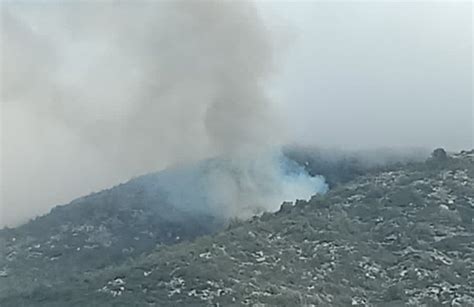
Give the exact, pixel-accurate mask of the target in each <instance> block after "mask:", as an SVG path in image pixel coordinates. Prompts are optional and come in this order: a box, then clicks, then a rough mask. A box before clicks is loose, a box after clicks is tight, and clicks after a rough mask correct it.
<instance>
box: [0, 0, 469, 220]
mask: <svg viewBox="0 0 474 307" xmlns="http://www.w3.org/2000/svg"><path fill="white" fill-rule="evenodd" d="M1 5H2V12H1V14H2V19H1V51H2V54H1V63H2V67H1V86H2V88H1V105H2V110H1V111H2V113H1V128H2V130H1V136H2V137H1V180H2V182H1V192H2V195H1V198H0V205H1V214H0V227H1V226H3V225H14V224H17V223H19V222H22V221H25V220H26V219H28V218H30V217H32V216H34V215H37V214H40V213H44V212H46V211H47V210H48V209H49V208H51V207H52V206H54V205H57V204H61V203H65V202H68V201H69V200H71V199H72V198H74V197H77V196H80V195H83V194H86V193H89V192H91V191H94V190H98V189H102V188H105V187H108V186H109V185H112V184H116V183H118V182H120V181H124V180H127V179H128V178H130V177H132V176H136V175H139V174H142V173H146V172H150V171H153V170H158V169H162V168H165V167H167V166H171V165H175V164H181V163H188V162H192V161H197V160H200V159H205V158H208V157H213V156H218V155H224V156H228V155H237V156H246V155H247V156H248V154H249V153H252V152H255V153H260V152H262V150H263V151H264V150H265V148H267V147H272V146H278V145H280V144H283V143H287V142H294V143H308V144H310V145H315V144H316V145H323V146H335V147H343V148H344V147H349V146H351V147H359V148H360V147H362V148H364V147H370V148H373V147H378V146H390V145H392V146H422V147H430V146H431V147H434V146H446V147H448V148H453V149H460V148H462V147H472V145H473V144H472V136H473V134H472V128H473V127H472V76H471V73H472V53H471V51H472V29H471V26H470V21H471V18H472V17H470V14H469V12H470V9H471V4H470V3H458V4H456V3H451V4H428V3H425V4H423V3H415V4H412V5H410V4H405V5H406V6H405V7H403V5H402V4H390V3H384V4H379V5H373V4H370V3H369V4H362V3H360V4H344V3H336V4H331V5H330V4H324V3H319V2H315V3H313V4H311V3H306V4H304V3H303V4H302V3H299V4H294V5H289V4H282V3H280V4H278V3H276V2H275V3H264V2H258V3H257V4H255V3H251V2H246V1H207V0H206V1H188V2H184V1H177V2H175V1H173V2H171V1H169V2H168V1H157V2H100V3H99V2H82V1H77V2H61V1H58V2H53V1H51V2H49V1H40V2H37V1H25V2H19V3H15V2H13V1H12V2H8V1H6V2H2V4H1ZM400 9H403V12H404V13H403V14H400ZM310 12H311V14H315V15H314V16H313V15H308V14H309V13H310ZM287 13H288V14H287ZM284 16H285V17H284ZM283 17H284V18H283ZM385 21H387V22H385ZM374 29H377V31H375V30H374ZM271 156H272V155H269V156H268V157H271ZM269 159H270V158H269ZM257 160H258V161H261V162H265V163H266V162H268V161H270V163H273V162H275V161H274V160H272V159H270V160H268V161H267V160H265V161H262V160H261V159H257ZM236 161H241V162H239V163H244V164H245V165H248V164H247V163H248V158H246V159H244V160H241V159H240V158H239V159H237V160H236ZM272 161H273V162H272ZM265 163H264V164H265ZM271 166H272V167H263V168H262V172H266V171H270V174H269V173H266V174H265V173H260V174H259V175H261V176H256V177H253V179H256V178H263V177H265V175H269V176H270V177H271V178H273V180H274V179H276V178H280V179H283V178H282V177H272V176H273V175H275V174H279V171H280V170H281V169H280V166H281V165H280V164H278V163H274V164H271ZM244 169H245V168H244ZM262 176H263V177H262ZM306 179H308V180H311V178H306ZM219 182H220V181H219ZM251 182H252V180H250V181H247V183H251ZM259 182H260V181H259ZM270 182H274V181H272V180H270ZM283 182H285V181H281V182H280V183H283ZM305 182H306V183H308V182H310V181H305ZM277 186H278V184H277ZM303 186H304V184H303ZM248 187H249V189H247V191H252V190H254V189H255V186H254V185H251V186H248ZM224 190H225V189H224ZM303 194H306V192H305V193H303ZM229 195H230V194H229ZM274 195H275V194H273V196H274ZM269 199H272V200H273V201H275V199H281V195H278V197H276V198H269ZM271 205H277V204H271Z"/></svg>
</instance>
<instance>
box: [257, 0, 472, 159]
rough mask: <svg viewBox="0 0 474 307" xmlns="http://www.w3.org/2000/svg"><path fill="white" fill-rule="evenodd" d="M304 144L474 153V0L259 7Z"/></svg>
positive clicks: (278, 81) (280, 89) (277, 84)
mask: <svg viewBox="0 0 474 307" xmlns="http://www.w3.org/2000/svg"><path fill="white" fill-rule="evenodd" d="M259 6H260V9H261V12H262V14H263V15H264V16H265V20H266V23H267V24H268V26H269V27H270V28H272V29H274V31H273V32H275V33H279V35H286V38H281V41H282V42H284V43H287V45H288V48H286V49H285V51H286V52H282V53H281V59H282V63H284V64H283V65H280V66H279V67H280V68H281V71H280V72H279V74H278V75H277V76H276V78H275V80H274V82H273V84H272V89H273V91H274V93H275V96H276V97H277V98H280V99H281V101H282V103H283V105H284V109H285V114H287V115H288V116H289V121H290V122H291V125H292V126H293V128H295V129H292V130H291V131H292V133H293V139H296V140H299V141H301V142H313V143H315V144H320V145H327V146H338V147H343V148H344V147H347V148H353V147H355V146H356V147H357V146H361V147H366V146H370V147H373V146H427V147H429V148H432V147H436V146H443V147H447V148H449V149H453V150H459V149H465V148H472V147H473V138H474V137H473V135H474V131H473V116H474V114H473V99H472V86H473V81H472V57H473V53H472V38H473V33H472V2H471V1H465V2H461V1H423V2H421V1H266V2H259Z"/></svg>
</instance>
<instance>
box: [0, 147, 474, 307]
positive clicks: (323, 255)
mask: <svg viewBox="0 0 474 307" xmlns="http://www.w3.org/2000/svg"><path fill="white" fill-rule="evenodd" d="M353 162H354V161H352V162H350V163H349V164H347V163H348V162H347V160H344V162H341V163H346V164H347V165H350V164H351V163H353ZM299 163H302V164H304V165H306V166H307V167H310V166H311V165H310V161H308V160H306V161H303V160H301V161H299ZM312 163H313V164H312V165H313V167H314V165H315V164H314V162H312ZM341 163H340V164H337V163H334V164H333V165H334V167H340V166H341ZM334 169H335V168H332V170H334ZM337 169H338V168H337ZM330 170H331V168H330V167H328V168H327V170H326V171H325V172H326V176H327V175H331V171H330ZM361 170H362V171H361V172H360V173H354V174H352V175H350V176H352V178H351V179H352V180H351V179H341V178H343V177H341V176H339V177H338V176H334V178H335V181H334V182H335V183H334V184H333V187H334V189H333V190H332V191H330V192H329V193H328V195H327V196H324V197H315V198H313V199H312V200H311V201H309V202H302V201H300V202H298V204H297V205H296V206H294V207H293V206H288V205H286V206H284V207H282V209H281V210H280V212H278V213H275V214H264V215H263V216H261V217H259V218H255V219H253V220H251V221H248V222H236V223H233V224H232V225H231V226H227V225H228V221H223V220H221V219H219V218H216V216H212V215H209V214H205V213H204V211H203V212H201V213H199V214H196V212H189V211H186V210H184V209H183V208H181V209H179V208H176V207H174V206H170V205H169V204H167V203H166V201H164V200H163V198H162V197H160V194H159V193H156V195H155V196H154V197H150V195H148V193H150V189H149V186H148V185H150V184H152V183H153V182H155V181H156V180H158V179H157V178H158V177H159V176H160V175H159V173H158V174H150V175H147V176H144V177H139V178H136V179H133V180H131V181H130V182H128V183H126V184H122V185H119V186H117V187H114V188H112V189H110V190H106V191H103V192H100V193H96V194H93V195H90V196H87V197H84V198H81V199H78V200H76V201H74V202H72V203H71V204H69V205H66V206H61V207H57V208H55V209H53V210H52V211H51V213H50V214H48V215H46V216H43V217H40V218H37V219H36V220H34V221H32V222H30V223H28V224H25V225H23V226H21V227H18V228H15V229H4V230H2V231H0V244H1V245H0V247H1V251H2V255H1V257H0V305H1V306H21V305H38V304H43V305H45V306H53V305H54V304H57V305H58V306H68V305H79V306H83V305H88V306H90V305H91V304H90V302H92V301H93V302H96V303H97V305H98V306H104V305H107V304H113V305H117V304H118V305H120V304H123V305H124V306H130V305H134V304H135V305H140V306H141V305H146V304H147V303H148V304H151V305H153V304H156V305H159V306H162V305H176V304H178V305H179V304H182V303H186V304H190V305H193V306H196V305H200V304H203V305H207V304H216V303H219V304H220V305H228V304H231V303H234V304H236V305H241V304H247V303H248V304H255V303H265V304H270V305H273V304H283V305H285V304H290V303H293V304H315V305H321V306H325V305H327V304H333V305H341V306H342V305H345V304H346V303H347V302H348V300H349V298H350V303H354V302H356V303H357V304H359V303H360V304H362V303H363V302H364V301H365V302H371V303H377V302H389V301H390V302H392V301H393V302H392V303H394V304H396V303H397V302H399V303H400V302H401V301H404V300H405V301H407V302H408V301H409V299H411V300H412V301H413V302H422V301H423V300H427V301H428V302H430V301H429V300H430V299H433V297H432V295H431V294H429V293H428V292H427V293H425V292H423V291H425V290H423V289H421V288H420V290H419V291H420V293H422V292H423V293H424V294H419V293H418V294H417V293H415V292H413V293H411V294H410V293H405V292H406V291H405V289H406V288H407V287H408V285H410V287H412V286H413V285H412V284H410V281H409V280H408V281H407V280H404V279H403V278H402V277H404V275H403V276H399V277H397V278H398V279H394V278H395V277H393V276H392V275H393V274H392V273H393V272H395V271H396V270H397V269H400V270H401V267H400V265H401V264H400V263H405V262H406V266H407V270H408V268H411V269H412V270H415V269H417V268H418V266H420V267H419V268H418V271H420V270H421V268H424V270H428V269H430V270H431V269H433V268H431V267H430V266H433V265H434V264H433V263H432V262H433V261H434V262H435V263H436V264H438V262H439V261H438V262H436V261H435V260H436V259H437V258H436V257H438V258H439V257H441V258H440V259H444V258H442V257H444V256H446V257H448V258H449V259H450V260H446V261H447V262H448V263H451V264H450V265H452V263H454V262H453V261H454V260H456V262H455V263H456V264H457V265H459V266H460V267H461V268H462V270H461V271H464V272H466V270H467V272H468V271H469V269H471V270H472V264H470V263H468V261H464V260H465V259H467V258H466V257H470V256H473V255H472V249H471V248H472V246H471V245H470V244H471V243H470V242H472V241H473V240H472V239H473V237H472V236H473V228H472V227H473V226H472V216H473V205H472V204H473V199H474V195H473V193H474V192H473V191H474V187H473V178H474V168H473V160H472V156H470V153H468V152H465V153H462V154H458V155H455V156H452V157H450V158H449V159H448V160H446V161H438V160H434V159H430V160H428V161H427V162H425V163H411V164H409V165H393V166H392V167H391V170H385V171H378V172H377V171H375V170H373V169H370V168H367V167H365V168H361ZM350 172H351V171H347V174H349V173H350ZM364 173H365V174H364ZM157 176H158V177H157ZM357 176H359V177H357ZM348 180H349V181H348ZM146 186H148V188H145V187H146ZM225 227H226V228H228V229H227V230H224V231H222V232H219V233H218V234H216V235H214V236H211V237H209V236H203V235H206V234H211V233H216V232H218V231H220V230H223V228H225ZM201 236H203V237H201ZM197 237H200V238H198V239H196V238H197ZM452 238H454V239H452ZM195 239H196V241H194V242H189V241H193V240H195ZM439 242H441V243H439ZM450 242H454V243H452V244H451V243H450ZM176 243H179V244H178V245H174V244H176ZM169 244H172V245H173V246H165V245H169ZM157 246H159V248H158V249H156V247H157ZM451 249H453V250H452V251H453V252H454V254H452V253H450V252H451ZM139 255H142V256H139ZM437 255H438V256H437ZM439 255H444V256H439ZM371 257H372V258H371ZM374 257H375V258H374ZM412 258H413V259H412ZM418 258H420V259H421V260H420V261H422V262H423V261H426V263H421V264H420V263H418V262H417V261H418V260H416V259H418ZM414 259H415V260H416V261H415V260H414ZM433 259H434V260H433ZM364 261H365V262H364ZM440 261H441V260H440ZM442 263H443V261H441V264H442ZM425 265H428V267H429V268H425V267H424V266H425ZM445 265H448V264H445ZM450 265H449V266H450ZM449 266H448V267H447V268H451V267H449ZM371 267H373V270H374V272H375V271H377V272H378V273H377V272H375V273H374V272H373V274H372V275H373V276H372V275H371V277H367V276H366V275H364V274H366V273H367V272H369V273H370V272H371V270H372V269H370V268H371ZM442 268H443V266H442V265H441V266H440V269H442ZM444 270H445V271H446V270H447V269H444ZM402 271H403V270H402ZM418 271H415V273H413V274H418V273H416V272H418ZM448 271H449V270H448ZM304 272H307V273H304ZM332 272H333V273H334V274H333V273H332ZM409 272H411V271H409ZM442 272H444V271H442ZM456 272H457V271H456ZM399 273H400V272H399ZM272 274H275V275H272ZM307 274H310V275H308V276H306V275H307ZM367 274H368V273H367ZM405 274H408V273H405ZM410 274H411V273H410ZM436 274H438V275H437V276H438V277H436V276H435V277H433V276H434V275H433V276H431V275H430V276H428V277H429V278H428V277H426V278H428V279H427V280H425V283H426V285H427V286H428V285H431V284H432V285H433V286H432V287H438V286H439V287H441V288H442V286H440V285H442V281H443V280H442V278H441V277H439V276H440V275H439V274H441V273H440V272H436ZM436 274H435V275H436ZM443 274H444V273H443ZM446 274H447V273H446ZM453 274H454V276H455V277H451V278H454V279H453V280H452V282H451V283H450V285H451V286H453V287H455V288H453V289H454V290H452V289H451V290H450V291H451V292H449V293H448V294H449V295H451V296H449V295H448V294H446V293H445V294H443V295H448V297H449V298H450V299H451V300H455V299H456V298H457V297H459V300H458V301H459V302H461V303H462V302H464V301H466V302H467V301H469V299H471V298H472V295H470V294H469V293H471V294H472V290H473V280H472V278H471V277H472V276H471V277H470V276H467V277H466V276H464V275H459V276H460V277H459V276H457V275H456V274H457V273H453ZM364 276H365V277H364ZM442 276H444V275H442ZM463 276H464V277H463ZM372 277H373V278H372ZM443 278H444V277H443ZM456 278H457V279H456ZM470 278H471V279H470ZM344 280H346V281H344ZM396 280H398V282H395V281H396ZM402 281H403V282H402ZM438 282H439V283H440V284H439V285H438ZM456 282H459V283H456ZM359 283H360V284H359ZM436 285H438V286H436ZM392 286H393V287H392ZM444 286H446V285H444ZM444 286H443V287H444ZM456 287H457V288H456ZM415 288H416V287H415ZM415 288H414V289H415ZM441 288H440V289H441ZM252 289H253V290H252ZM318 289H319V290H318ZM351 289H352V290H351ZM413 291H415V290H413ZM426 291H428V290H426ZM430 291H431V290H430ZM433 291H434V290H433ZM440 291H441V290H440ZM469 291H471V292H469ZM254 292H255V293H254ZM392 292H393V295H392V296H393V297H392V296H390V295H391V294H390V293H392ZM430 293H431V292H430ZM461 294H462V295H461ZM417 295H418V296H417ZM423 295H424V296H423ZM430 295H431V296H430ZM463 295H464V296H463ZM425 296H426V297H425ZM331 300H332V301H331ZM463 300H464V301H463ZM435 301H436V299H433V302H435ZM428 305H429V304H428ZM461 306H464V305H461Z"/></svg>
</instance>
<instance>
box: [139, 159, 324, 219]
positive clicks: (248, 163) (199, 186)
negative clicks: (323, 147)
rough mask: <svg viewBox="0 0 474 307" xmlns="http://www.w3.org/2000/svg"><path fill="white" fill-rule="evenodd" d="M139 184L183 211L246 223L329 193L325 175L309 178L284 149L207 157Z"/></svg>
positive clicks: (146, 178)
mask: <svg viewBox="0 0 474 307" xmlns="http://www.w3.org/2000/svg"><path fill="white" fill-rule="evenodd" d="M140 181H142V182H141V184H143V187H144V188H145V189H144V190H145V191H146V192H147V193H158V194H159V195H160V198H161V199H163V200H164V201H166V202H168V203H169V204H170V205H172V206H174V207H176V208H178V209H180V210H186V211H199V212H200V213H209V214H211V215H215V216H219V217H224V218H243V219H245V218H249V217H251V216H253V215H258V214H260V213H262V212H265V211H276V210H278V209H279V208H280V205H281V204H282V203H283V202H285V201H290V202H292V201H295V200H297V199H309V198H310V197H311V196H312V195H314V194H317V193H325V192H326V191H327V189H328V186H327V184H326V183H325V180H324V177H322V176H314V177H313V176H310V175H309V174H308V173H307V172H306V171H305V170H304V168H303V167H302V166H301V165H299V164H297V163H296V162H295V161H293V160H290V159H288V158H287V157H286V156H285V155H283V154H282V153H281V151H280V150H267V151H262V152H259V153H256V154H255V153H254V154H240V155H234V156H226V157H219V158H214V159H208V160H205V161H203V162H201V163H197V164H193V165H186V166H180V167H175V168H171V169H167V170H165V171H162V172H159V173H157V174H154V175H150V176H145V177H142V178H140Z"/></svg>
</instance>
